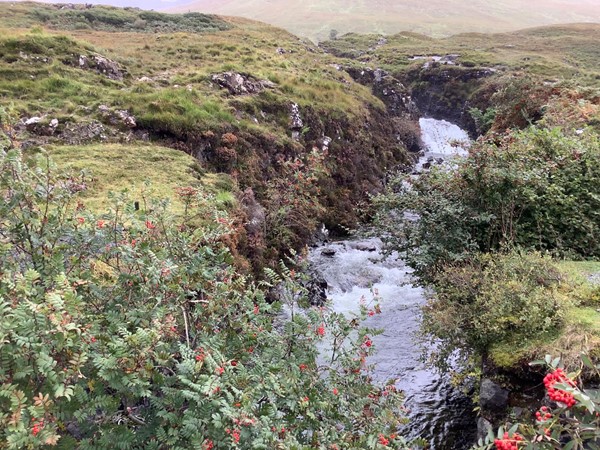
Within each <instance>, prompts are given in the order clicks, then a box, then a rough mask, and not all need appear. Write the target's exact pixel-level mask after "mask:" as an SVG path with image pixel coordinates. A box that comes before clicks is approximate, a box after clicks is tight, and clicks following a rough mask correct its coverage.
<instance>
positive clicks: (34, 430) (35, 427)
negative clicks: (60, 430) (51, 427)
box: [31, 419, 44, 436]
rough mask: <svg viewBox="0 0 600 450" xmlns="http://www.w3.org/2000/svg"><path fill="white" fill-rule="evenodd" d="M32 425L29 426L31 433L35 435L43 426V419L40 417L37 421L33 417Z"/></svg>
mask: <svg viewBox="0 0 600 450" xmlns="http://www.w3.org/2000/svg"><path fill="white" fill-rule="evenodd" d="M32 424H33V426H32V427H31V434H33V435H34V436H37V435H38V433H39V432H40V431H42V428H44V419H40V420H39V421H38V420H36V419H34V420H33V422H32Z"/></svg>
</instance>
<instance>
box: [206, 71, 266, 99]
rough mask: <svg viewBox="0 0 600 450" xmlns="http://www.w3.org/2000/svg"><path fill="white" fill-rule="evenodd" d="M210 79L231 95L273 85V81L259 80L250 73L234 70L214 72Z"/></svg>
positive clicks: (256, 91)
mask: <svg viewBox="0 0 600 450" xmlns="http://www.w3.org/2000/svg"><path fill="white" fill-rule="evenodd" d="M212 81H214V82H215V83H217V84H218V85H219V86H220V87H222V88H224V89H227V90H228V91H229V93H230V94H231V95H248V94H257V93H259V92H260V91H263V90H265V89H272V88H273V87H275V83H273V82H271V81H269V80H259V79H257V78H255V77H253V76H252V75H248V74H241V73H236V72H223V73H217V74H214V75H213V76H212Z"/></svg>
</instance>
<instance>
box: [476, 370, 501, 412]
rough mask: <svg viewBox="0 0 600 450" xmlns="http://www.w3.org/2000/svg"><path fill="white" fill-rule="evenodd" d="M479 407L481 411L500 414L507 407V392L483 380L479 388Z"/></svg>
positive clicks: (491, 382) (489, 381)
mask: <svg viewBox="0 0 600 450" xmlns="http://www.w3.org/2000/svg"><path fill="white" fill-rule="evenodd" d="M479 405H480V406H481V409H482V410H484V411H489V412H491V413H492V414H494V413H499V412H502V411H504V410H505V409H506V407H507V405H508V391H507V390H506V389H504V388H503V387H502V386H499V385H498V384H496V383H494V382H493V381H492V380H490V379H488V378H485V379H484V380H483V381H482V382H481V387H480V388H479Z"/></svg>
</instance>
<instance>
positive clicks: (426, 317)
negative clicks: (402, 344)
mask: <svg viewBox="0 0 600 450" xmlns="http://www.w3.org/2000/svg"><path fill="white" fill-rule="evenodd" d="M562 281H563V277H562V275H561V274H560V272H559V271H558V270H557V269H556V268H555V267H554V266H553V264H552V260H551V259H550V258H549V257H541V256H539V255H537V254H529V255H527V254H520V253H509V254H479V255H477V256H475V257H473V259H472V260H470V261H468V262H467V263H463V264H449V265H447V266H445V267H444V268H443V269H442V270H440V271H439V272H438V273H437V274H436V275H435V278H434V280H433V283H434V285H435V293H433V294H432V296H431V299H430V300H429V302H428V303H427V305H426V307H425V308H424V310H423V330H424V332H425V333H426V334H427V335H428V336H430V337H431V338H432V339H433V340H434V341H436V343H437V345H436V346H433V347H431V348H434V349H435V350H434V351H433V354H434V360H435V362H436V363H437V365H438V366H440V367H444V368H447V367H448V364H449V361H451V360H452V359H451V355H452V354H454V353H455V352H457V351H458V353H459V354H460V355H461V356H462V358H463V360H468V358H469V357H470V356H476V357H483V358H484V359H485V357H486V355H487V352H488V350H489V349H490V348H491V346H492V345H503V344H507V343H512V342H518V343H519V345H522V344H524V343H526V342H527V340H529V339H535V338H539V337H540V335H542V334H544V333H547V332H549V331H552V330H555V329H556V328H557V327H559V326H560V324H561V322H562V312H563V310H564V307H565V305H564V298H563V297H562V295H561V293H560V291H559V287H560V284H561V282H562Z"/></svg>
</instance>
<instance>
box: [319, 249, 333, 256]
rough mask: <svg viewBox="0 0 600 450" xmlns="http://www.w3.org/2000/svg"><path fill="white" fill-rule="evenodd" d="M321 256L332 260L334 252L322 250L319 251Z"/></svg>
mask: <svg viewBox="0 0 600 450" xmlns="http://www.w3.org/2000/svg"><path fill="white" fill-rule="evenodd" d="M321 255H323V256H327V257H328V258H332V257H334V256H335V250H334V249H332V248H324V249H323V250H321Z"/></svg>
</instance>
